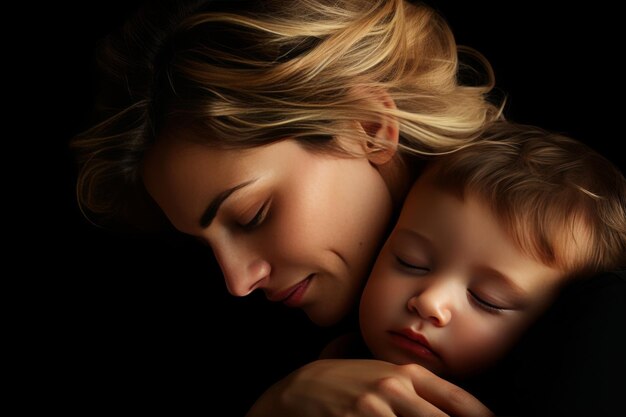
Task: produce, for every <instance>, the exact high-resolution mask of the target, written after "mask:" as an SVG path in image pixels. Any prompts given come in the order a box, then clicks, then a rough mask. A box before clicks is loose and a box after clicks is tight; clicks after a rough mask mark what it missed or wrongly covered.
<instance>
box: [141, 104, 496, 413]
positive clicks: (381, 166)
mask: <svg viewBox="0 0 626 417" xmlns="http://www.w3.org/2000/svg"><path fill="white" fill-rule="evenodd" d="M390 105H392V104H390ZM357 128H361V129H362V130H363V131H367V132H371V129H367V130H366V129H363V127H362V126H361V127H358V126H357ZM373 134H374V135H375V136H376V139H377V140H379V141H381V140H384V141H387V142H388V143H390V144H391V145H392V146H389V152H381V151H378V152H375V153H372V152H368V150H367V149H368V148H367V144H356V143H352V142H346V143H343V142H340V143H341V144H342V145H343V148H344V149H346V150H348V151H349V152H350V153H351V154H352V155H355V156H354V157H351V158H347V157H345V158H340V157H337V156H331V155H329V154H328V153H323V152H322V153H312V152H310V151H307V150H305V149H304V148H302V147H300V146H299V145H298V144H297V143H295V142H294V141H292V140H288V139H287V140H283V141H280V142H277V143H274V144H272V145H268V146H263V147H259V148H254V149H245V150H242V149H238V150H223V149H215V148H210V147H206V146H202V145H199V144H198V143H197V141H195V140H184V139H185V138H190V133H189V132H185V131H184V130H179V131H177V134H176V135H173V136H164V137H161V138H159V140H158V141H157V143H156V145H155V146H154V147H153V148H152V149H151V150H150V151H149V152H148V153H147V155H146V158H145V160H144V166H143V179H144V183H145V185H146V188H147V190H148V192H149V193H150V194H151V196H152V197H153V198H154V200H155V201H156V202H157V204H159V206H160V207H161V209H162V210H163V211H164V213H165V214H166V215H167V216H168V218H169V219H170V221H171V222H172V224H173V225H174V226H175V227H176V228H178V229H179V230H180V231H182V232H183V233H188V234H190V235H193V236H196V237H197V238H198V239H200V240H202V241H203V242H205V243H206V244H207V245H209V246H210V247H211V248H212V249H213V252H214V254H215V256H216V258H217V260H218V262H219V264H220V267H221V268H222V271H223V273H224V278H225V280H226V285H227V287H228V289H229V291H230V292H231V293H232V294H234V295H238V296H244V295H246V294H249V293H250V292H252V291H254V290H255V289H260V290H262V291H264V292H265V294H266V295H267V296H268V298H270V299H274V298H276V297H277V294H281V292H282V293H283V294H284V291H285V289H287V290H289V289H290V288H293V286H294V285H298V284H299V283H301V282H302V281H303V280H306V279H307V278H308V277H310V276H311V277H312V279H311V280H310V282H309V283H308V285H307V286H306V291H303V292H302V293H303V294H302V295H301V297H299V300H298V303H296V304H298V305H294V306H295V307H301V308H302V309H303V310H304V311H305V312H306V313H307V314H308V316H309V317H310V319H311V320H312V321H313V322H315V323H317V324H320V325H327V324H332V323H334V322H336V321H338V320H340V319H341V318H343V317H344V316H345V315H346V313H347V312H348V311H349V310H350V309H351V308H352V306H353V305H354V304H356V301H357V300H358V297H359V295H360V292H361V288H362V281H363V280H364V279H365V278H366V277H367V274H368V273H369V270H370V267H371V262H372V261H371V260H373V259H374V258H375V256H374V255H375V254H376V253H377V251H378V249H379V248H380V244H381V242H382V241H383V240H384V237H385V236H386V233H387V232H388V223H389V220H390V218H391V216H392V213H393V208H394V206H395V207H398V206H399V204H398V202H399V201H401V200H402V199H403V198H404V196H405V195H406V192H407V191H408V184H409V182H410V175H409V174H408V172H406V171H405V169H404V165H403V164H402V163H399V161H400V158H399V157H398V156H397V155H396V154H395V146H393V145H395V144H397V141H398V126H397V124H396V123H395V122H394V121H384V122H382V123H381V124H380V125H379V128H378V130H377V131H376V132H373ZM336 140H338V141H341V138H337V139H336ZM250 180H255V181H254V182H253V183H250V184H249V185H248V186H246V187H244V188H240V189H239V190H238V191H237V192H234V193H233V194H231V195H230V197H229V198H228V199H227V200H225V201H224V202H223V204H222V207H221V208H220V209H219V210H218V211H217V214H216V216H215V218H214V219H213V220H212V222H211V224H210V225H209V226H208V227H202V226H200V224H199V223H200V222H199V220H200V218H201V217H202V216H203V213H204V212H205V209H206V207H207V204H209V202H210V201H211V200H212V199H213V198H215V196H216V195H218V194H220V193H222V192H224V191H225V190H226V189H228V188H231V187H233V186H236V185H239V184H241V183H242V182H243V183H245V182H248V181H250ZM267 201H269V205H267V203H266V202H267ZM342 202H346V203H347V204H342ZM394 203H395V204H394ZM261 207H264V210H262V215H261V217H260V218H262V219H263V221H261V222H259V223H260V224H258V225H255V227H252V228H248V227H245V225H246V224H248V223H249V222H250V221H251V219H254V218H257V214H258V213H259V208H261ZM266 209H267V212H265V210H266ZM364 224H365V225H367V227H363V225H364ZM291 301H293V300H291ZM290 304H291V303H290ZM347 388H349V389H347ZM397 413H401V415H403V416H405V417H417V416H423V415H429V416H439V415H441V416H445V415H449V414H450V413H451V414H453V415H456V416H458V417H473V416H476V417H478V416H490V415H492V414H491V412H490V411H489V410H488V409H487V408H486V407H485V406H484V405H483V404H482V403H480V401H478V400H477V399H476V398H474V397H473V396H472V395H470V394H469V393H467V392H465V391H464V390H462V389H460V388H458V387H456V386H454V385H453V384H450V383H449V382H447V381H445V380H443V379H441V378H438V377H437V376H436V375H434V374H432V373H430V372H429V371H427V370H426V369H425V368H422V367H419V366H417V365H409V366H398V365H394V364H391V363H388V362H383V361H348V360H340V361H315V362H312V363H310V364H308V365H306V366H304V367H302V368H300V369H297V370H296V371H294V372H293V373H291V374H290V375H289V376H288V377H286V378H285V379H283V380H281V381H279V382H278V383H277V384H275V385H274V386H273V387H271V388H270V389H268V390H267V391H266V392H265V393H264V394H263V395H262V396H261V397H260V398H259V399H258V400H257V401H256V402H255V404H254V406H253V407H252V409H251V410H250V411H249V412H248V414H247V417H255V416H267V415H301V416H308V417H316V416H317V417H322V416H342V415H343V416H347V415H350V416H352V417H357V416H393V415H397Z"/></svg>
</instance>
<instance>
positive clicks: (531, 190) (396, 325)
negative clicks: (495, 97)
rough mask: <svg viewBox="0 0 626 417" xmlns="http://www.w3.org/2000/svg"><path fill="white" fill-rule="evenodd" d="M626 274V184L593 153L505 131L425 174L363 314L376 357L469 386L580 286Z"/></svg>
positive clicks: (509, 127)
mask: <svg viewBox="0 0 626 417" xmlns="http://www.w3.org/2000/svg"><path fill="white" fill-rule="evenodd" d="M625 265H626V180H625V179H624V176H623V175H622V173H621V172H620V171H619V170H618V169H617V168H616V167H614V166H613V165H612V164H611V163H610V162H609V161H607V160H606V159H605V158H604V157H602V156H601V155H599V154H598V153H597V152H595V151H593V150H591V149H590V148H588V147H587V146H585V145H584V144H582V143H580V142H577V141H574V140H572V139H569V138H567V137H564V136H560V135H556V134H551V133H548V132H545V131H543V130H541V129H538V128H534V127H529V126H521V125H515V124H512V123H507V122H503V123H496V124H495V125H494V126H493V127H492V128H491V129H490V131H489V132H487V134H486V137H485V140H484V141H481V142H477V143H475V144H473V145H471V146H469V147H467V148H465V149H462V150H460V151H458V152H454V153H451V154H448V155H444V156H440V157H438V158H436V159H434V160H433V161H432V162H430V163H429V164H428V166H427V167H426V169H425V171H424V173H423V174H422V175H421V176H420V177H419V178H418V180H417V181H416V182H415V184H414V185H413V187H412V189H411V191H410V193H409V194H408V196H407V198H406V201H405V203H404V206H403V208H402V212H401V214H400V216H399V219H398V222H397V224H396V225H395V228H394V229H393V231H392V233H391V235H390V237H389V238H388V240H387V242H386V243H385V245H384V247H383V248H382V251H381V253H380V254H379V256H378V259H377V260H376V263H375V265H374V268H373V270H372V273H371V275H370V278H369V280H368V281H367V285H366V287H365V290H364V293H363V296H362V298H361V304H360V326H361V332H362V336H363V339H364V341H365V343H366V345H367V347H368V348H369V350H370V351H371V353H372V354H373V355H374V356H375V357H376V358H377V359H382V360H386V361H389V362H393V363H396V364H409V363H417V364H419V365H422V366H424V367H425V368H428V369H429V370H431V371H433V372H435V373H436V374H438V375H440V376H443V377H446V378H449V379H454V380H459V379H461V380H462V379H463V378H466V377H469V376H472V375H475V374H477V373H478V372H480V371H482V370H484V369H486V368H488V367H489V366H490V365H492V364H494V363H495V362H496V361H497V360H498V359H499V358H501V357H502V356H503V354H504V353H505V352H507V351H508V350H509V349H510V348H511V347H512V346H513V345H514V344H515V342H516V341H517V340H518V339H519V338H520V336H521V334H522V333H523V332H524V331H525V330H526V329H527V328H528V327H529V326H530V325H531V324H532V323H533V322H534V321H535V320H536V319H537V318H538V317H539V316H540V315H541V314H542V313H543V312H545V311H546V309H547V308H548V306H550V304H551V303H552V302H553V301H554V300H555V298H556V296H557V294H559V292H560V290H561V289H562V288H563V287H564V286H565V285H566V284H568V283H571V282H573V281H574V280H580V279H583V278H584V277H585V276H590V275H591V274H593V273H596V272H598V271H608V270H612V269H615V268H618V267H623V266H625Z"/></svg>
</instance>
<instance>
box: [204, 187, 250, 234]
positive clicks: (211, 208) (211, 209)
mask: <svg viewBox="0 0 626 417" xmlns="http://www.w3.org/2000/svg"><path fill="white" fill-rule="evenodd" d="M257 180H258V178H255V179H252V180H250V181H245V182H242V183H241V184H238V185H235V186H234V187H231V188H229V189H228V190H225V191H222V192H221V193H219V194H218V195H216V196H215V198H214V199H213V200H211V202H210V203H209V205H208V207H207V208H206V210H205V211H204V214H203V215H202V217H200V227H202V228H203V229H206V228H207V227H209V225H210V224H211V222H212V221H213V219H214V218H215V215H216V214H217V211H218V210H219V209H220V206H221V205H222V203H223V202H224V201H225V200H226V199H227V198H228V197H230V195H231V194H232V193H234V192H235V191H238V190H241V189H242V188H244V187H247V186H248V185H250V184H252V183H253V182H255V181H257Z"/></svg>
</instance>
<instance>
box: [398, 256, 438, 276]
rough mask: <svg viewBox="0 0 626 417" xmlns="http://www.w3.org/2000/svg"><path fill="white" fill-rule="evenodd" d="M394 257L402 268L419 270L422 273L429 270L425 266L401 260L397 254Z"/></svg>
mask: <svg viewBox="0 0 626 417" xmlns="http://www.w3.org/2000/svg"><path fill="white" fill-rule="evenodd" d="M395 258H396V262H398V265H400V266H401V267H402V268H405V269H410V270H412V271H415V272H419V273H422V274H424V273H427V272H430V269H429V268H426V267H424V266H418V265H413V264H411V263H408V262H407V261H405V260H403V259H402V258H400V257H399V256H396V257H395Z"/></svg>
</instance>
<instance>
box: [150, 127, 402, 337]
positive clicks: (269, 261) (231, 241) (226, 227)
mask: <svg viewBox="0 0 626 417" xmlns="http://www.w3.org/2000/svg"><path fill="white" fill-rule="evenodd" d="M351 146H352V148H354V149H352V150H353V151H358V150H359V149H357V148H358V146H356V145H351ZM143 175H144V182H145V185H146V188H147V190H148V192H149V193H150V195H151V196H152V197H153V198H154V200H155V201H156V202H157V204H158V205H159V206H160V207H161V209H162V210H163V211H164V213H165V214H166V216H167V217H168V218H169V220H170V221H171V222H172V224H173V225H174V226H175V227H176V228H177V229H178V230H180V231H181V232H183V233H187V234H189V235H192V236H196V237H197V238H199V239H200V240H202V241H203V242H205V243H206V244H208V245H209V246H210V247H211V248H212V250H213V253H214V254H215V257H216V259H217V261H218V263H219V265H220V267H221V269H222V272H223V274H224V279H225V280H226V286H227V287H228V290H229V291H230V293H231V294H233V295H237V296H245V295H248V294H250V293H251V292H252V291H254V290H255V289H260V290H262V291H263V292H264V293H265V295H266V297H267V298H268V299H269V300H270V301H278V302H282V303H284V304H285V305H287V306H290V307H299V308H302V309H303V310H304V311H305V313H306V314H307V315H308V316H309V318H310V319H311V320H312V321H313V322H314V323H316V324H318V325H330V324H334V323H336V322H337V321H338V320H340V319H341V318H343V317H344V316H345V315H346V314H347V312H348V311H349V310H350V309H351V308H352V307H353V305H354V303H355V302H356V300H357V299H358V296H359V295H360V290H361V288H362V282H363V280H364V278H365V277H366V276H367V275H368V273H369V269H370V266H371V263H372V261H373V259H374V258H375V255H376V253H377V250H378V249H379V244H380V243H381V242H382V240H383V239H384V237H385V232H386V230H387V226H388V222H389V219H390V217H391V214H392V199H391V195H390V193H389V190H388V188H387V185H386V183H385V181H384V180H383V177H382V176H381V175H380V173H379V171H378V170H377V168H376V167H375V166H374V165H372V164H371V163H370V162H369V160H368V159H367V157H366V156H365V155H364V156H362V157H355V158H348V157H338V156H335V155H329V154H325V153H312V152H311V151H308V150H306V149H305V148H303V147H302V146H300V145H299V144H298V143H297V142H295V141H293V140H283V141H280V142H276V143H273V144H270V145H265V146H262V147H257V148H252V149H243V150H242V149H237V150H225V149H212V148H209V147H206V146H203V145H201V144H198V143H194V142H193V141H188V140H181V138H180V137H175V138H162V139H161V140H160V141H158V142H157V144H156V145H155V146H154V148H153V149H151V150H150V152H149V153H148V154H147V155H146V159H145V161H144V169H143Z"/></svg>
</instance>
